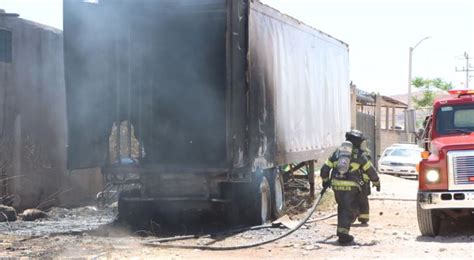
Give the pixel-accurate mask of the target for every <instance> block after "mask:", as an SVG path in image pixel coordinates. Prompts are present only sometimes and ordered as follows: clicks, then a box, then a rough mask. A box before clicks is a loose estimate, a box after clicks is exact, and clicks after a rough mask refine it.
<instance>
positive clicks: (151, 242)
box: [142, 188, 327, 251]
mask: <svg viewBox="0 0 474 260" xmlns="http://www.w3.org/2000/svg"><path fill="white" fill-rule="evenodd" d="M326 190H327V188H323V189H322V190H321V192H320V193H319V197H318V199H317V200H316V202H315V203H314V205H313V207H311V209H310V211H309V213H308V215H306V217H305V218H304V219H302V220H301V221H300V222H299V223H298V225H297V226H296V227H294V228H292V229H290V230H289V231H288V232H286V233H284V234H281V235H279V236H277V237H274V238H272V239H268V240H265V241H261V242H256V243H251V244H246V245H237V246H205V245H202V246H197V245H178V244H161V243H156V242H153V241H150V242H144V243H142V244H143V245H145V246H153V247H159V248H181V249H199V250H213V251H224V250H237V249H246V248H251V247H257V246H262V245H265V244H269V243H273V242H275V241H277V240H280V239H282V238H284V237H287V236H289V235H290V234H292V233H293V232H295V231H296V230H298V229H300V228H301V227H302V226H303V225H304V224H305V223H306V221H308V220H309V218H311V216H312V215H313V213H314V212H315V211H316V207H317V206H318V205H319V203H320V202H321V198H322V197H323V195H324V193H325V192H326Z"/></svg>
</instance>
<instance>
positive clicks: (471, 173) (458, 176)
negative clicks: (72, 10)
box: [452, 154, 474, 185]
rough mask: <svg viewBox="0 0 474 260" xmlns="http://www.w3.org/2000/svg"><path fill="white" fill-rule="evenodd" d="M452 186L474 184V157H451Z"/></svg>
mask: <svg viewBox="0 0 474 260" xmlns="http://www.w3.org/2000/svg"><path fill="white" fill-rule="evenodd" d="M452 170H453V181H454V185H466V184H474V155H460V154H458V155H457V156H453V169H452Z"/></svg>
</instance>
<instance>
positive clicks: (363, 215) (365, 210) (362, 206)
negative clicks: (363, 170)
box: [358, 182, 370, 223]
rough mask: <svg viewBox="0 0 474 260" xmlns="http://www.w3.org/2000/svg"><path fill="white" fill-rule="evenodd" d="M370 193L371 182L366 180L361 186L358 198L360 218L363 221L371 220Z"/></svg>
mask: <svg viewBox="0 0 474 260" xmlns="http://www.w3.org/2000/svg"><path fill="white" fill-rule="evenodd" d="M369 195H370V182H365V183H364V185H362V187H361V191H360V193H359V198H358V202H359V205H358V209H359V210H358V211H359V212H358V213H359V214H358V220H359V222H361V223H367V222H369Z"/></svg>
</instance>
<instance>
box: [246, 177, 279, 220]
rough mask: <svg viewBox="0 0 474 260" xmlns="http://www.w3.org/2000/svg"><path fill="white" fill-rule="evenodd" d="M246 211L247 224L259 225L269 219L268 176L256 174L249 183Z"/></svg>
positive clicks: (269, 194)
mask: <svg viewBox="0 0 474 260" xmlns="http://www.w3.org/2000/svg"><path fill="white" fill-rule="evenodd" d="M247 195H248V197H247V205H248V206H247V208H246V207H244V208H243V209H244V210H245V211H246V213H247V219H248V221H247V222H249V224H252V225H261V224H265V223H268V222H269V221H271V215H272V213H271V209H272V208H271V190H270V183H269V181H268V178H267V177H266V176H265V175H260V176H258V177H257V178H256V179H255V180H254V181H253V182H252V183H251V185H250V192H248V193H247Z"/></svg>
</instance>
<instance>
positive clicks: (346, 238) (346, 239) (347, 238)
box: [337, 233, 354, 245]
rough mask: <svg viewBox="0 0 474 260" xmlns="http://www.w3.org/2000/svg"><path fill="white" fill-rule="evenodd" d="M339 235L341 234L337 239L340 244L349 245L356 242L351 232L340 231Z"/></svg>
mask: <svg viewBox="0 0 474 260" xmlns="http://www.w3.org/2000/svg"><path fill="white" fill-rule="evenodd" d="M338 236H339V239H338V240H337V242H339V244H341V245H348V244H350V243H352V242H354V237H353V236H351V235H349V234H343V233H340V234H338Z"/></svg>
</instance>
